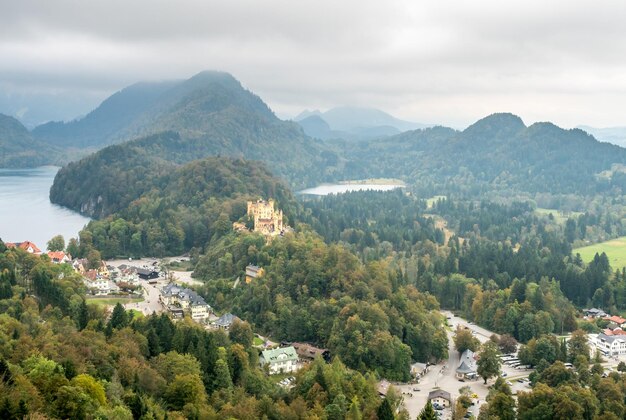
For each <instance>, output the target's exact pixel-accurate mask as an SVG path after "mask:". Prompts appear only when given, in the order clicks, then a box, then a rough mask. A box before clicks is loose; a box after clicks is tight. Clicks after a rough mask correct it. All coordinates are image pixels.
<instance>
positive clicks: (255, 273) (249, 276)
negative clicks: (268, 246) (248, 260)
mask: <svg viewBox="0 0 626 420" xmlns="http://www.w3.org/2000/svg"><path fill="white" fill-rule="evenodd" d="M264 273H265V270H264V269H262V268H261V267H258V266H256V265H249V266H247V267H246V283H248V284H250V282H251V281H252V280H253V279H256V278H257V277H261V276H262V275H263V274H264Z"/></svg>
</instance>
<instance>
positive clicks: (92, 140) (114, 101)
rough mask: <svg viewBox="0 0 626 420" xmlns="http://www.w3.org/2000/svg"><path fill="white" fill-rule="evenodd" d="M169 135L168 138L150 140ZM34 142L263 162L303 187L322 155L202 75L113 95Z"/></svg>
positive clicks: (232, 89) (245, 95) (47, 128)
mask: <svg viewBox="0 0 626 420" xmlns="http://www.w3.org/2000/svg"><path fill="white" fill-rule="evenodd" d="M165 131H171V132H175V133H177V138H176V142H175V143H172V142H163V141H160V140H163V139H164V138H168V139H172V137H171V136H169V137H163V136H153V135H154V134H158V133H162V132H165ZM33 133H34V135H35V137H36V138H38V139H41V140H42V141H45V142H47V143H50V144H54V145H61V146H63V147H66V148H79V149H90V150H93V149H98V148H101V147H104V146H107V145H110V144H113V143H120V142H122V141H125V140H131V139H136V138H139V137H141V138H143V140H141V141H140V142H137V143H135V145H136V146H138V147H142V148H143V149H144V153H145V154H147V155H152V156H158V157H160V158H163V159H166V160H172V161H175V162H179V163H180V162H188V161H191V160H194V159H199V158H202V157H205V156H214V155H228V156H237V157H245V158H248V159H256V160H262V161H264V162H266V163H269V164H270V165H271V167H272V170H273V171H274V172H275V173H277V174H280V175H285V176H287V175H288V177H289V179H290V180H297V182H298V183H300V184H302V185H304V184H306V183H307V182H310V181H307V180H308V179H309V178H310V177H313V178H318V177H319V174H316V173H315V172H312V171H311V168H312V167H313V164H315V163H317V164H318V165H321V164H322V163H323V160H322V158H321V157H320V151H321V147H320V145H319V144H317V143H316V142H315V141H314V140H312V139H310V138H308V137H307V136H306V135H305V134H304V133H303V132H302V130H301V129H300V127H299V126H298V125H297V124H295V123H292V122H285V121H281V120H279V119H278V118H277V117H276V116H275V115H274V113H273V112H272V111H271V110H270V109H269V108H268V106H267V105H266V104H265V103H264V102H263V101H262V100H261V99H260V98H259V97H258V96H256V95H254V94H252V93H251V92H249V91H247V90H246V89H244V88H243V87H242V86H241V84H240V83H239V82H238V81H237V80H236V79H235V78H233V77H232V76H231V75H229V74H227V73H220V72H202V73H199V74H197V75H196V76H194V77H192V78H190V79H189V80H185V81H182V82H163V83H150V84H146V83H140V84H137V85H133V86H131V87H129V88H127V89H124V90H122V91H121V92H118V93H117V94H115V95H113V96H112V97H110V98H109V99H107V100H106V101H104V102H103V103H102V105H101V106H100V107H98V108H97V109H96V110H94V111H93V112H92V113H90V114H89V115H87V116H86V117H85V118H83V119H81V120H78V121H74V122H70V123H49V124H46V125H43V126H40V127H38V128H37V129H35V130H34V132H33Z"/></svg>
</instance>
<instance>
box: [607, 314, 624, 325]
mask: <svg viewBox="0 0 626 420" xmlns="http://www.w3.org/2000/svg"><path fill="white" fill-rule="evenodd" d="M603 319H605V320H607V321H609V326H612V327H613V328H617V327H623V326H624V324H626V319H624V318H622V317H621V316H617V315H613V316H606V317H604V318H603Z"/></svg>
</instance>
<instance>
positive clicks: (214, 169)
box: [50, 133, 297, 258]
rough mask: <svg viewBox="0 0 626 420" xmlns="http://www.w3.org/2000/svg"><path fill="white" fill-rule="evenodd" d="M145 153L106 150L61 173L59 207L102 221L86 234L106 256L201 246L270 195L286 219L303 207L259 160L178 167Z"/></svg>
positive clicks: (213, 160)
mask: <svg viewBox="0 0 626 420" xmlns="http://www.w3.org/2000/svg"><path fill="white" fill-rule="evenodd" d="M160 136H161V137H164V136H170V137H172V138H175V139H177V138H178V136H177V135H176V134H171V133H166V134H162V135H160ZM141 150H142V149H140V148H139V149H137V148H134V147H132V146H131V144H130V143H127V144H124V145H116V146H111V147H108V148H106V149H103V150H102V151H100V152H98V153H97V154H95V155H93V156H90V157H88V158H85V159H83V160H81V161H80V162H77V163H72V164H70V165H68V166H67V167H66V168H63V169H61V170H60V171H59V173H58V174H57V176H56V178H55V182H54V185H53V187H52V189H51V192H50V199H51V200H52V202H53V203H56V204H60V205H64V206H67V207H70V208H74V209H77V210H81V211H82V212H83V213H84V214H88V215H90V216H92V217H97V218H101V220H98V221H92V222H91V223H90V224H89V225H88V226H87V228H86V231H87V232H88V233H89V236H90V239H89V240H88V242H89V243H90V245H91V244H93V246H94V247H95V248H96V249H98V250H99V251H100V252H101V253H102V256H103V257H105V258H111V257H114V256H119V255H123V256H139V255H175V254H177V253H182V252H185V251H189V249H190V248H192V247H198V248H202V247H204V246H205V245H206V244H207V243H208V242H210V241H211V240H213V239H216V238H218V237H220V236H221V235H224V234H225V233H227V232H230V231H231V230H232V222H233V221H236V220H238V219H240V218H241V217H242V216H244V215H245V214H246V211H247V208H246V201H247V200H253V199H258V198H260V197H263V198H267V197H272V198H274V199H275V200H276V201H277V203H278V206H280V208H281V209H282V210H283V211H284V213H285V216H286V217H287V219H289V218H290V217H291V215H292V214H294V211H295V209H296V207H297V206H296V204H295V200H294V198H293V196H292V195H291V192H290V191H289V189H288V188H287V187H286V186H285V184H284V183H283V182H282V181H280V180H279V179H277V178H274V177H273V176H272V175H271V173H270V172H269V171H268V170H267V169H266V168H265V166H264V165H263V164H261V163H259V162H249V161H244V160H242V159H233V158H225V157H219V158H218V157H210V158H206V159H202V160H197V161H194V162H191V163H188V164H186V165H180V166H177V165H174V164H172V163H170V162H165V161H160V160H157V159H146V158H145V157H144V156H143V155H141ZM82 240H83V237H82V236H81V241H82Z"/></svg>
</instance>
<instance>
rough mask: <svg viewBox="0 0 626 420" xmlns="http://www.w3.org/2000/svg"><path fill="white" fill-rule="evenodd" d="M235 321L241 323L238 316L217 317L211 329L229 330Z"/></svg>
mask: <svg viewBox="0 0 626 420" xmlns="http://www.w3.org/2000/svg"><path fill="white" fill-rule="evenodd" d="M235 320H237V321H241V319H240V318H239V317H238V316H236V315H233V314H231V313H227V314H224V315H222V316H221V317H219V318H218V319H217V320H216V321H215V322H214V323H213V327H214V328H217V329H220V330H229V329H230V326H231V325H232V324H233V322H235Z"/></svg>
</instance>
